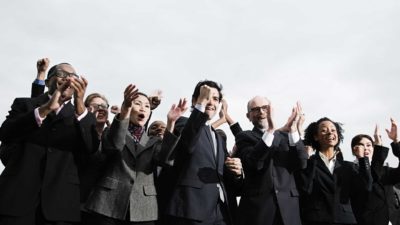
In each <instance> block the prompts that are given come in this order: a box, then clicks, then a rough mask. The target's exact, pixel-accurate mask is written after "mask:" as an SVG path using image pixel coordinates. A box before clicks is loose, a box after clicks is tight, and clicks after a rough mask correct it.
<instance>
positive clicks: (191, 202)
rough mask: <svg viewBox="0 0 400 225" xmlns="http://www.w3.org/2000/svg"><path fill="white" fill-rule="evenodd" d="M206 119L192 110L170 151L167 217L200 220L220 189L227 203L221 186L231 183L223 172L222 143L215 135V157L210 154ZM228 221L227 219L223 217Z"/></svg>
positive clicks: (213, 202) (210, 146) (225, 172)
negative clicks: (171, 181) (172, 174)
mask: <svg viewBox="0 0 400 225" xmlns="http://www.w3.org/2000/svg"><path fill="white" fill-rule="evenodd" d="M207 119H208V116H207V115H206V114H205V113H202V112H200V111H198V110H197V109H193V112H192V113H191V115H190V117H189V119H188V120H187V122H186V124H185V126H184V128H183V131H182V135H181V139H180V141H179V143H178V145H177V147H176V149H175V152H174V154H175V155H174V159H175V161H174V165H173V170H174V172H175V173H176V185H175V187H174V189H173V191H172V195H171V198H170V200H169V202H168V203H167V206H166V213H167V215H171V216H175V217H181V218H186V219H191V220H198V221H202V220H204V219H206V218H207V217H208V216H209V215H211V214H212V211H213V210H215V208H216V205H217V202H218V199H219V191H218V188H217V184H219V185H220V186H221V187H222V190H223V194H224V196H225V197H224V198H225V203H226V204H229V203H228V197H227V193H226V188H225V184H226V183H227V181H228V180H231V181H234V180H235V178H234V177H233V175H232V174H230V173H229V172H227V171H226V169H225V166H224V161H225V158H226V156H227V150H226V143H225V142H224V141H223V140H222V138H221V137H220V136H219V135H218V134H217V133H215V132H214V133H215V136H216V141H217V154H216V155H215V153H214V146H213V141H212V136H211V135H212V134H211V132H210V128H209V127H208V126H206V124H205V123H206V121H207ZM226 219H227V220H228V221H229V218H226Z"/></svg>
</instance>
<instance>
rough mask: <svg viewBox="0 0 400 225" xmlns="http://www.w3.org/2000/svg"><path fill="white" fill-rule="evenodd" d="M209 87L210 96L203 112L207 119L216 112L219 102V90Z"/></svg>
mask: <svg viewBox="0 0 400 225" xmlns="http://www.w3.org/2000/svg"><path fill="white" fill-rule="evenodd" d="M210 89H211V98H210V99H209V100H208V102H207V105H206V110H205V113H206V114H207V115H208V119H209V120H211V119H212V118H213V117H214V116H215V114H216V113H217V108H218V106H219V104H220V101H219V100H220V96H219V92H218V90H217V89H216V88H210Z"/></svg>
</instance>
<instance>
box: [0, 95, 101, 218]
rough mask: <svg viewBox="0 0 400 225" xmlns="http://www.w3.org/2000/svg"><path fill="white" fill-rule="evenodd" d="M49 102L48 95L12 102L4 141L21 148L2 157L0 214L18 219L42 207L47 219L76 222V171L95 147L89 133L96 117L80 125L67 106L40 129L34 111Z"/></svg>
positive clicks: (1, 132) (3, 130)
mask: <svg viewBox="0 0 400 225" xmlns="http://www.w3.org/2000/svg"><path fill="white" fill-rule="evenodd" d="M48 100H49V97H48V95H47V94H44V95H40V96H39V97H37V98H17V99H15V100H14V103H13V104H12V106H11V111H10V112H9V115H8V116H7V119H6V120H5V121H4V123H3V124H2V126H1V129H0V140H1V141H2V143H4V144H5V145H8V144H14V143H20V144H18V145H17V146H16V147H15V148H12V149H10V150H12V151H10V152H8V153H6V154H5V155H6V160H7V163H6V168H5V169H4V171H3V173H2V174H1V176H0V215H3V216H15V217H20V216H24V215H26V214H28V213H30V212H32V211H35V209H36V208H37V207H39V205H40V207H41V210H42V213H43V216H44V218H45V219H47V220H51V221H79V219H80V209H79V198H80V196H79V195H80V193H79V183H80V182H79V178H78V170H79V165H81V163H82V161H81V160H82V159H83V158H85V155H86V154H89V153H91V152H92V151H94V149H96V148H97V145H98V141H97V140H96V139H97V138H96V137H95V136H94V135H92V134H93V133H92V132H91V131H92V130H94V129H93V128H94V125H95V118H94V116H93V115H92V114H89V113H88V114H86V116H84V117H83V118H82V119H81V120H80V121H78V120H77V118H76V115H75V110H74V107H73V105H72V104H71V103H70V102H69V103H66V104H65V105H64V106H63V108H62V109H61V111H60V112H59V113H58V114H57V115H55V114H54V115H52V114H49V115H47V117H46V118H45V119H44V120H43V123H42V124H41V126H40V127H39V126H38V123H37V121H36V118H35V115H34V109H35V108H37V107H39V106H41V105H43V104H44V103H46V102H47V101H48ZM0 217H1V216H0Z"/></svg>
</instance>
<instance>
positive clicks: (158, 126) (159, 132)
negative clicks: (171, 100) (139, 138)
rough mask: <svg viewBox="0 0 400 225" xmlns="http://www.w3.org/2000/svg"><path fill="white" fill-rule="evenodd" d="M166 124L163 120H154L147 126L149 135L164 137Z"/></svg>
mask: <svg viewBox="0 0 400 225" xmlns="http://www.w3.org/2000/svg"><path fill="white" fill-rule="evenodd" d="M165 129H166V125H165V123H164V122H163V121H154V122H153V123H152V124H151V125H150V127H149V136H157V137H160V138H163V137H164V132H165Z"/></svg>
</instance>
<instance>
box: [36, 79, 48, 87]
mask: <svg viewBox="0 0 400 225" xmlns="http://www.w3.org/2000/svg"><path fill="white" fill-rule="evenodd" d="M33 83H34V84H38V85H42V86H44V85H45V82H44V80H39V79H35V80H34V81H33Z"/></svg>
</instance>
